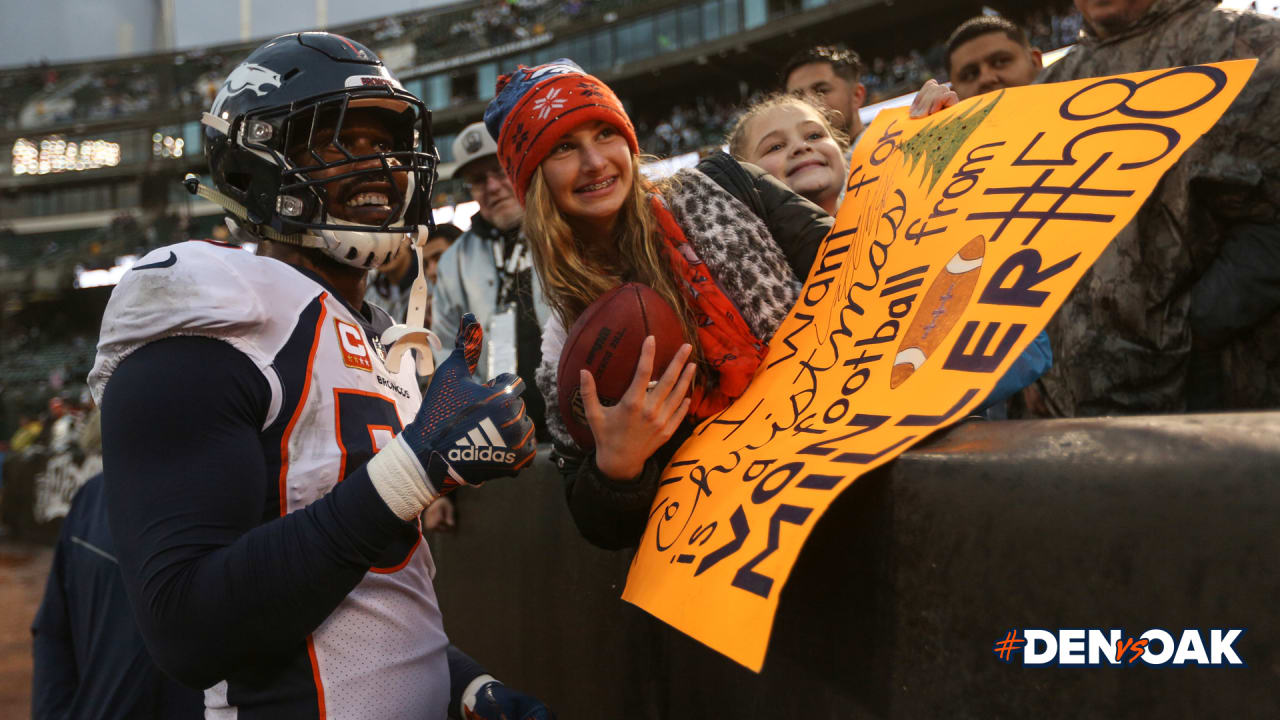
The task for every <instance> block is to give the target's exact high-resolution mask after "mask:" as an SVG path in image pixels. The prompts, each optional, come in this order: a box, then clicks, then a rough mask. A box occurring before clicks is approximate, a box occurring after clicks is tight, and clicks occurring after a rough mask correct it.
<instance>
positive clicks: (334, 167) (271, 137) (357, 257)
mask: <svg viewBox="0 0 1280 720" xmlns="http://www.w3.org/2000/svg"><path fill="white" fill-rule="evenodd" d="M430 128H431V120H430V112H429V111H428V110H427V109H426V106H425V105H423V104H422V102H421V101H419V100H418V99H417V98H415V97H413V96H412V95H410V94H409V93H406V92H404V91H402V90H397V89H394V88H391V87H382V86H379V87H371V88H358V89H345V90H341V91H337V92H334V93H328V94H326V95H321V96H316V97H313V98H308V99H307V100H303V101H299V102H296V103H292V104H290V105H288V106H283V107H272V108H265V109H262V110H254V111H249V112H246V113H245V114H244V115H243V116H242V118H241V119H240V122H238V123H237V126H236V127H235V128H234V129H233V130H232V132H233V133H234V134H235V136H236V138H237V140H239V144H240V145H241V147H242V148H243V149H244V150H245V151H247V152H249V153H252V154H253V155H255V156H257V157H258V159H260V160H261V161H264V162H265V163H267V164H269V165H271V166H274V167H275V168H278V169H279V170H278V178H279V184H278V186H277V187H275V188H274V192H270V191H269V190H267V189H266V188H262V187H261V184H262V179H261V178H255V179H250V178H245V179H244V183H243V187H246V188H249V191H248V193H247V194H248V195H250V196H253V195H255V193H254V190H255V189H256V190H257V193H256V197H249V198H247V200H248V202H246V203H245V204H246V206H249V207H252V206H255V205H256V206H258V207H260V208H261V210H262V211H265V212H263V213H260V214H268V213H269V216H270V217H271V218H272V223H271V224H272V225H277V224H278V225H279V227H278V228H276V229H277V230H278V231H279V232H281V233H284V234H303V235H309V236H311V237H312V238H314V239H315V242H314V243H308V244H314V245H316V246H317V247H320V248H321V249H322V250H324V251H325V252H326V254H328V255H330V256H331V257H333V258H334V259H336V260H338V261H339V262H342V263H344V264H347V265H351V266H354V267H361V268H371V267H375V266H377V265H380V264H383V263H385V262H387V261H389V260H390V259H391V258H393V257H394V256H395V255H396V254H398V253H399V252H401V251H402V250H403V248H404V247H405V246H406V245H407V240H406V235H407V234H409V233H413V232H416V230H417V226H419V225H428V226H430V225H431V224H432V223H431V211H430V197H431V189H432V186H433V185H434V181H435V171H436V165H437V163H438V158H437V156H436V154H435V151H434V148H435V143H434V142H433V140H432V138H431V129H430ZM229 179H231V178H229ZM255 180H256V182H255ZM253 186H258V187H257V188H254V187H253ZM263 190H267V191H266V192H263ZM272 195H274V199H273V200H272V198H271V197H270V196H272ZM378 200H385V202H377V201H378ZM255 201H257V202H255ZM268 203H270V204H273V207H262V206H263V205H265V204H268ZM370 203H373V204H370Z"/></svg>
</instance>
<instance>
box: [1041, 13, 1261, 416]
mask: <svg viewBox="0 0 1280 720" xmlns="http://www.w3.org/2000/svg"><path fill="white" fill-rule="evenodd" d="M1075 4H1076V7H1077V8H1078V9H1079V10H1080V12H1081V13H1082V14H1083V16H1084V19H1085V23H1086V26H1087V32H1086V35H1085V37H1084V38H1082V39H1081V41H1080V43H1079V45H1077V46H1076V47H1075V48H1074V49H1073V50H1072V51H1071V52H1070V53H1068V54H1067V55H1066V56H1065V57H1064V58H1062V59H1061V60H1059V61H1058V62H1057V63H1055V64H1053V65H1051V66H1049V67H1048V68H1046V69H1045V71H1044V73H1043V74H1042V75H1041V77H1040V81H1042V82H1059V81H1065V80H1075V79H1079V78H1090V77H1099V76H1105V75H1114V74H1119V73H1128V72H1136V71H1140V70H1149V69H1154V68H1165V67H1175V66H1183V65H1195V64H1198V63H1208V62H1216V61H1221V60H1230V59H1234V58H1252V57H1256V58H1258V65H1257V68H1256V69H1255V70H1254V73H1253V77H1252V78H1250V80H1249V82H1248V84H1247V85H1246V86H1245V88H1244V90H1243V91H1242V92H1241V93H1240V95H1239V96H1238V97H1237V98H1236V100H1235V102H1234V103H1232V105H1231V107H1230V108H1229V109H1228V111H1227V113H1226V114H1225V115H1223V116H1222V119H1221V120H1219V121H1218V123H1217V125H1216V126H1214V127H1213V129H1211V130H1210V131H1209V132H1208V133H1207V134H1206V135H1205V136H1204V137H1202V138H1201V139H1200V140H1199V141H1197V142H1196V144H1195V145H1193V146H1191V148H1190V149H1189V150H1187V152H1186V154H1185V155H1183V156H1182V158H1181V159H1180V160H1179V161H1178V163H1177V164H1176V165H1174V167H1173V168H1171V169H1170V170H1169V172H1167V173H1166V174H1165V176H1164V178H1163V179H1162V180H1161V181H1160V184H1159V185H1157V186H1156V189H1155V191H1154V192H1153V193H1152V194H1151V197H1150V198H1148V199H1147V201H1146V203H1145V204H1144V205H1143V207H1142V209H1141V210H1139V212H1138V215H1137V217H1135V218H1134V220H1133V222H1131V223H1130V224H1129V225H1128V227H1126V228H1125V229H1124V230H1122V231H1121V232H1120V234H1119V235H1118V236H1117V237H1116V239H1115V241H1113V242H1112V243H1111V245H1110V247H1108V248H1107V250H1106V251H1105V252H1104V253H1103V254H1102V256H1101V257H1100V258H1099V259H1098V261H1097V262H1096V263H1094V265H1093V268H1092V270H1090V271H1089V273H1088V274H1086V275H1085V276H1084V278H1083V279H1082V280H1081V281H1080V283H1079V285H1077V286H1076V289H1075V291H1074V292H1073V293H1072V294H1071V296H1070V297H1068V299H1067V301H1066V303H1065V304H1064V305H1063V306H1062V309H1061V310H1059V311H1058V313H1057V315H1056V316H1055V318H1054V320H1053V321H1052V322H1051V323H1050V325H1049V335H1050V337H1051V338H1052V339H1053V346H1054V347H1055V348H1058V351H1059V353H1060V356H1059V362H1058V363H1057V364H1056V365H1055V366H1054V368H1053V369H1052V370H1051V371H1050V372H1049V373H1047V374H1046V375H1045V376H1044V377H1043V378H1041V380H1040V382H1039V383H1037V387H1038V388H1039V389H1040V390H1041V394H1042V396H1043V401H1044V403H1043V406H1042V407H1041V410H1042V412H1044V413H1046V414H1051V415H1055V416H1075V415H1104V414H1125V413H1150V412H1174V411H1180V410H1213V409H1239V408H1263V407H1268V408H1274V407H1277V406H1280V92H1277V91H1276V88H1277V86H1280V20H1277V19H1275V18H1268V17H1265V16H1262V15H1258V14H1256V13H1253V12H1238V11H1233V10H1225V9H1221V8H1219V7H1218V4H1217V2H1215V1H1214V0H1105V1H1104V0H1075ZM1204 84H1205V83H1200V84H1197V85H1196V87H1197V88H1199V87H1202V86H1203V85H1204ZM1185 92H1187V93H1192V92H1195V91H1194V90H1191V89H1187V90H1186V91H1185ZM1143 97H1144V98H1160V97H1164V98H1166V99H1165V100H1164V101H1163V104H1158V105H1150V106H1147V105H1144V106H1143V107H1144V108H1149V109H1152V110H1158V109H1160V108H1161V107H1165V108H1168V109H1173V108H1176V107H1180V106H1181V105H1184V104H1185V102H1182V101H1181V100H1180V99H1179V98H1176V97H1166V95H1165V94H1164V93H1160V92H1157V93H1154V94H1151V93H1146V94H1144V95H1143ZM1123 139H1124V136H1123V135H1117V136H1116V139H1115V140H1114V142H1117V143H1119V142H1123Z"/></svg>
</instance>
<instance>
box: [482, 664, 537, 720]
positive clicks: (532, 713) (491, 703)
mask: <svg viewBox="0 0 1280 720" xmlns="http://www.w3.org/2000/svg"><path fill="white" fill-rule="evenodd" d="M483 677H484V679H483V680H481V682H483V684H481V685H480V687H479V688H478V689H475V690H473V691H472V692H468V693H467V694H466V695H465V696H464V697H463V698H462V720H555V717H556V714H555V713H553V712H551V708H549V707H547V706H546V705H544V704H543V703H542V701H541V700H539V699H537V698H535V697H530V696H529V695H525V694H524V693H522V692H520V691H519V690H512V689H511V688H509V687H507V686H506V685H503V684H502V683H500V682H498V681H497V680H494V679H493V678H490V677H489V676H488V675H485V676H483ZM473 684H475V683H473ZM469 690H470V688H469Z"/></svg>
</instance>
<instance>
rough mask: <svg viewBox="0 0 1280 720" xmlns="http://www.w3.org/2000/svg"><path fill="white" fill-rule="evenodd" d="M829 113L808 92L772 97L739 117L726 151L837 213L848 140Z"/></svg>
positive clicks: (842, 186) (842, 185) (819, 205)
mask: <svg viewBox="0 0 1280 720" xmlns="http://www.w3.org/2000/svg"><path fill="white" fill-rule="evenodd" d="M830 112H831V111H829V110H826V109H825V108H823V107H822V106H821V105H819V104H818V103H817V102H816V101H814V100H813V99H811V98H810V97H809V96H807V95H805V96H797V95H792V94H789V93H777V94H775V95H771V96H769V97H767V98H765V99H764V100H761V101H760V102H758V103H756V104H754V105H752V106H751V107H749V108H747V109H746V110H745V111H744V112H743V113H742V115H741V116H739V118H738V121H737V122H736V123H734V126H733V130H731V131H730V132H729V152H730V153H732V154H733V156H734V157H735V158H738V159H739V160H745V161H747V162H750V163H755V164H756V165H759V166H760V167H761V168H762V169H763V170H764V171H765V172H768V173H769V174H770V175H773V176H774V177H776V178H778V179H779V180H781V181H782V182H784V183H786V185H787V187H789V188H791V189H792V190H793V191H795V192H796V193H797V194H799V195H801V196H802V197H804V198H807V199H808V200H811V201H812V202H813V203H814V204H816V205H817V206H818V207H820V208H822V209H823V210H825V211H827V214H829V215H835V214H836V209H837V208H838V207H839V205H840V197H841V195H842V194H843V190H844V183H845V176H846V175H848V174H849V168H848V167H847V166H846V165H845V161H844V156H845V152H846V151H847V150H848V149H849V138H848V136H846V135H845V134H844V133H843V132H841V131H840V130H838V129H836V127H835V126H834V125H833V124H832V122H831V118H830V116H829V115H828V113H830Z"/></svg>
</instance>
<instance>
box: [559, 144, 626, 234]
mask: <svg viewBox="0 0 1280 720" xmlns="http://www.w3.org/2000/svg"><path fill="white" fill-rule="evenodd" d="M631 162H632V158H631V146H630V145H628V144H627V140H626V138H625V137H623V135H622V133H620V132H618V129H617V128H615V127H614V126H613V125H610V124H609V123H607V122H604V121H602V120H592V121H589V122H585V123H583V124H581V125H579V126H578V127H576V128H574V129H573V130H571V131H569V132H567V133H565V134H564V136H563V137H561V138H560V142H558V143H557V144H556V146H555V147H553V148H552V149H551V153H550V154H549V155H547V158H546V159H545V160H543V161H542V166H541V167H542V177H543V179H544V180H545V181H546V183H547V189H548V190H550V191H551V199H552V201H553V202H554V203H555V204H556V207H557V208H559V210H560V213H561V214H562V215H564V217H565V219H566V220H567V221H568V222H569V225H570V226H571V227H573V228H574V230H575V232H578V233H579V234H581V233H584V232H585V233H590V234H592V235H595V236H596V237H604V236H607V235H608V234H609V233H610V232H612V230H613V225H614V223H615V221H616V220H617V218H618V211H619V210H620V209H621V208H622V203H623V202H625V201H626V199H627V197H628V196H629V195H630V194H631V184H632V167H631Z"/></svg>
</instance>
